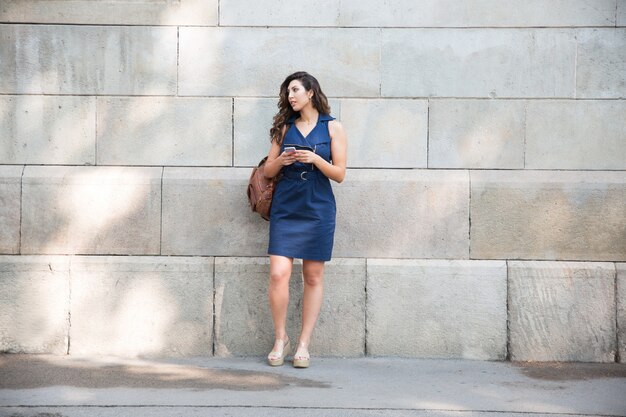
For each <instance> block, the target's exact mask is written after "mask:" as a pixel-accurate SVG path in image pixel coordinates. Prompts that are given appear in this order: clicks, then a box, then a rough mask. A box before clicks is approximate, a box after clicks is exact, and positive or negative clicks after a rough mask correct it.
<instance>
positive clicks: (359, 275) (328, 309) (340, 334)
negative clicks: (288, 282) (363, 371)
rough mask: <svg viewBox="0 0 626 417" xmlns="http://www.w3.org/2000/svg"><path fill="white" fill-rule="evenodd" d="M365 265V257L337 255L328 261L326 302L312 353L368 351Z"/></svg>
mask: <svg viewBox="0 0 626 417" xmlns="http://www.w3.org/2000/svg"><path fill="white" fill-rule="evenodd" d="M365 265H366V263H365V259H345V258H344V259H342V258H335V259H333V260H332V261H330V262H327V263H326V268H325V271H324V303H323V304H322V310H321V312H320V316H319V319H318V322H317V327H316V328H315V332H314V333H313V341H312V342H311V353H312V354H316V355H317V354H321V355H326V356H363V355H364V354H365V308H366V293H365V280H366V270H365ZM318 352H319V353H318Z"/></svg>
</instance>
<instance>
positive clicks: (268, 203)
mask: <svg viewBox="0 0 626 417" xmlns="http://www.w3.org/2000/svg"><path fill="white" fill-rule="evenodd" d="M266 161H267V156H266V157H265V158H263V159H261V162H259V165H258V166H256V167H254V168H252V174H251V175H250V180H249V181H248V201H249V202H250V208H251V209H252V211H256V212H257V213H259V214H260V215H261V217H263V218H264V219H265V220H269V219H270V208H271V207H272V195H273V194H274V184H275V183H276V178H265V175H264V173H263V171H264V168H265V162H266Z"/></svg>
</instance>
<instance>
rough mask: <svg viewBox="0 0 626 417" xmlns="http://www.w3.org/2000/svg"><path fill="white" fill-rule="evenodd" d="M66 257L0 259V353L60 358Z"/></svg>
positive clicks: (65, 326) (65, 321)
mask: <svg viewBox="0 0 626 417" xmlns="http://www.w3.org/2000/svg"><path fill="white" fill-rule="evenodd" d="M69 297H70V280H69V258H68V257H65V256H0V351H2V352H11V353H53V354H58V355H64V354H66V353H67V348H68V332H69V326H70V322H69V302H70V298H69Z"/></svg>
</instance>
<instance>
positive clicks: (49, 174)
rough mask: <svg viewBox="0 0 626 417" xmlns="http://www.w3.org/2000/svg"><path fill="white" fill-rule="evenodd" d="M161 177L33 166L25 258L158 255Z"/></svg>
mask: <svg viewBox="0 0 626 417" xmlns="http://www.w3.org/2000/svg"><path fill="white" fill-rule="evenodd" d="M161 171H162V168H128V167H40V166H27V167H26V169H25V171H24V177H23V195H22V201H23V203H22V253H27V254H46V253H48V254H59V253H63V254H66V253H67V254H120V255H133V254H158V253H159V238H160V221H161Z"/></svg>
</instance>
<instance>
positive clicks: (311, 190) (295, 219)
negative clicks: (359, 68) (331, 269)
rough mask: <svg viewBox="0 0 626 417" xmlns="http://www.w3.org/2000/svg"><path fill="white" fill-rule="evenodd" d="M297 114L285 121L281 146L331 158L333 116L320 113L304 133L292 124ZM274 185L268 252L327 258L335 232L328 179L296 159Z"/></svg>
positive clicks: (334, 207)
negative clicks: (313, 125)
mask: <svg viewBox="0 0 626 417" xmlns="http://www.w3.org/2000/svg"><path fill="white" fill-rule="evenodd" d="M295 119H296V117H292V118H291V119H290V120H289V121H288V122H287V123H288V125H287V132H286V133H285V138H284V140H283V144H282V146H281V150H280V151H281V153H282V152H283V151H284V150H285V147H286V146H294V147H295V148H296V149H308V150H311V151H313V152H315V153H316V154H318V155H319V156H321V157H322V158H324V159H325V160H326V161H328V162H330V161H331V154H330V142H331V138H330V134H329V132H328V122H329V121H330V120H334V119H335V118H334V117H332V116H330V115H327V114H320V115H319V117H318V120H317V124H316V125H315V127H314V128H313V130H311V133H309V134H308V135H307V136H306V137H304V136H303V135H302V133H301V132H300V130H298V128H297V127H296V126H295V124H294V123H295ZM281 174H282V176H281V178H280V180H279V181H278V184H276V188H275V189H274V196H273V198H272V208H271V211H270V241H269V249H268V254H270V255H281V256H287V257H289V258H299V259H307V260H314V261H329V260H330V258H331V254H332V251H333V240H334V236H335V215H336V212H337V209H336V205H335V196H334V195H333V189H332V187H331V185H330V180H329V179H328V177H326V176H325V175H324V174H322V172H321V171H319V170H318V169H317V168H315V166H314V165H313V164H304V163H302V162H295V163H293V164H292V165H288V166H284V167H282V169H281Z"/></svg>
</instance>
